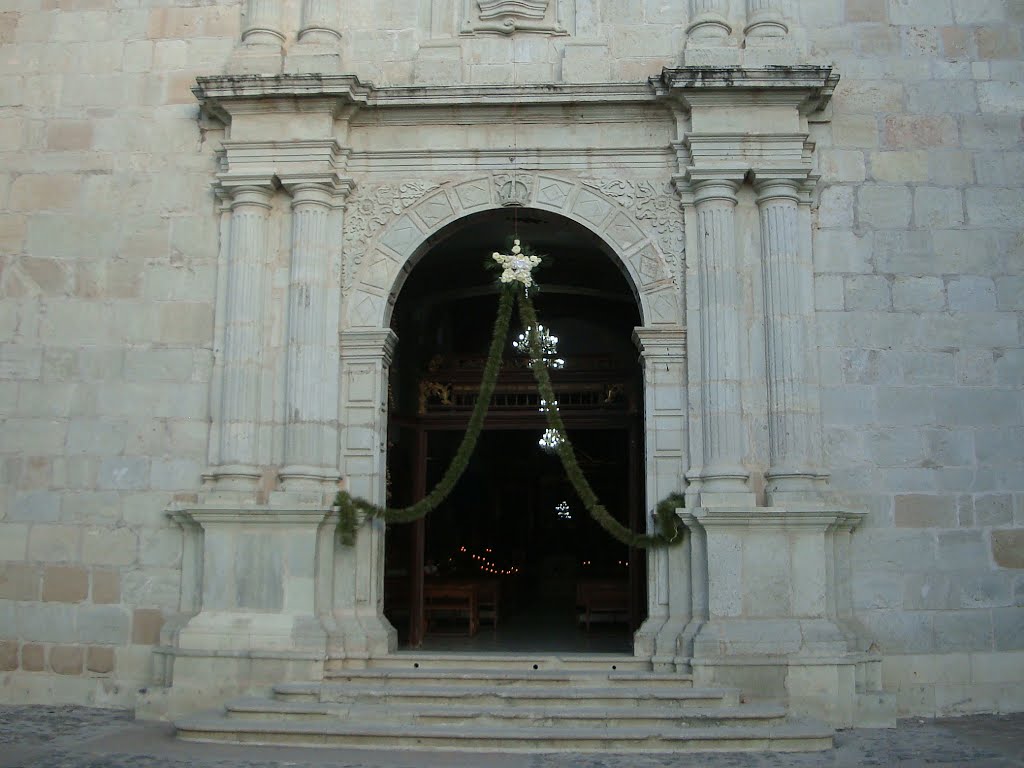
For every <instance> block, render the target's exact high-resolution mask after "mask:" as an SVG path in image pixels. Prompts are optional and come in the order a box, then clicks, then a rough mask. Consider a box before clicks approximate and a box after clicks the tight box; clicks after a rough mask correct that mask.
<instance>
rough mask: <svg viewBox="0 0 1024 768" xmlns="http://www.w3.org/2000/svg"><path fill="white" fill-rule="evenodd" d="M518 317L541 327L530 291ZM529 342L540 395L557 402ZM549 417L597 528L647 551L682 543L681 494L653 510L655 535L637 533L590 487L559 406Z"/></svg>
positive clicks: (535, 346) (539, 354)
mask: <svg viewBox="0 0 1024 768" xmlns="http://www.w3.org/2000/svg"><path fill="white" fill-rule="evenodd" d="M519 317H520V320H521V321H522V323H523V328H524V330H525V329H526V328H538V327H539V325H540V324H539V323H538V322H537V313H536V311H534V308H533V301H532V300H531V299H530V294H529V293H528V292H527V291H522V292H520V295H519ZM527 336H528V337H529V340H530V368H531V369H532V370H533V378H534V379H536V380H537V388H538V389H539V390H540V396H541V398H542V399H543V400H544V402H546V403H552V404H554V403H555V402H556V398H555V390H554V387H552V386H551V376H550V375H549V374H548V366H547V363H546V362H545V361H544V351H543V349H541V345H540V338H539V337H538V334H536V333H530V334H527ZM544 413H545V414H546V415H547V419H548V426H549V427H551V429H553V430H555V432H557V433H558V437H559V440H558V444H557V445H556V446H555V451H556V452H557V453H558V458H559V459H561V460H562V466H563V467H564V468H565V474H566V475H567V476H568V477H569V481H570V482H571V483H572V487H573V488H575V489H576V493H577V494H578V495H579V497H580V501H582V502H583V506H585V507H586V508H587V511H588V512H589V513H590V516H591V517H592V518H594V520H596V521H597V523H598V525H600V526H601V527H602V528H604V529H605V530H606V531H607V532H608V533H610V534H611V535H612V536H613V537H615V538H616V539H618V540H619V541H621V542H622V543H623V544H626V545H628V546H630V547H638V548H641V549H646V548H648V547H657V546H664V545H667V544H675V543H676V542H678V541H681V540H682V523H681V522H680V520H679V518H678V517H676V508H677V507H681V506H683V497H682V496H681V495H679V494H672V495H670V496H669V497H668V498H666V499H664V500H663V501H661V502H660V503H659V504H658V506H657V507H656V508H655V511H654V519H655V524H656V525H657V527H658V532H657V533H656V534H653V535H650V534H643V533H634V532H633V531H631V530H629V528H627V527H626V526H624V525H623V524H622V523H620V522H619V521H618V520H616V519H615V518H614V517H613V516H612V515H611V513H609V512H608V510H607V509H606V508H605V507H604V505H603V504H601V503H600V501H598V498H597V494H596V493H594V489H593V488H591V487H590V483H589V482H587V478H586V477H585V476H584V474H583V470H582V469H580V465H579V462H577V461H576V452H575V451H574V450H573V447H572V443H571V442H569V437H568V435H566V432H565V424H564V423H563V422H562V416H561V414H560V413H559V412H558V408H557V407H552V406H549V407H547V408H545V409H544Z"/></svg>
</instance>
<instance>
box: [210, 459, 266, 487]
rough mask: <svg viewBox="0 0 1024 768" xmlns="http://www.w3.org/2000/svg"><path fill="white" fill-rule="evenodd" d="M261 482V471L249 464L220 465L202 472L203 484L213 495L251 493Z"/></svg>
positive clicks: (259, 468)
mask: <svg viewBox="0 0 1024 768" xmlns="http://www.w3.org/2000/svg"><path fill="white" fill-rule="evenodd" d="M262 480H263V469H262V468H261V467H257V466H254V465H251V464H220V465H217V466H215V467H210V468H209V469H207V470H206V471H205V472H203V482H204V483H205V484H206V485H207V486H209V488H210V491H211V492H212V493H214V494H218V493H224V492H227V493H229V494H231V493H234V494H238V493H241V494H245V493H253V492H255V491H257V490H258V489H259V486H260V483H261V481H262Z"/></svg>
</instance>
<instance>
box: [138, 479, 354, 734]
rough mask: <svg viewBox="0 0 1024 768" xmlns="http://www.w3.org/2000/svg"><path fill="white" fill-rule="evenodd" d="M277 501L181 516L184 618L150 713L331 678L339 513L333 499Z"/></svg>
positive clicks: (167, 631)
mask: <svg viewBox="0 0 1024 768" xmlns="http://www.w3.org/2000/svg"><path fill="white" fill-rule="evenodd" d="M207 501H211V502H212V501H213V499H209V500H207ZM272 501H274V502H275V503H277V504H279V505H280V506H272V505H268V506H260V507H249V508H244V507H238V506H236V507H233V508H230V507H227V506H226V505H225V506H223V507H218V506H215V505H213V504H212V503H210V504H207V505H204V506H202V507H195V508H190V509H180V510H176V511H174V512H172V513H171V516H172V518H173V519H174V520H175V522H177V523H178V524H179V525H180V526H181V527H182V530H183V531H184V535H185V542H184V543H185V546H184V556H183V561H184V562H183V563H182V592H181V607H180V611H181V612H180V614H179V615H178V617H177V618H176V619H175V618H172V619H171V620H170V621H168V622H167V624H166V625H165V627H164V630H163V633H162V636H161V647H159V648H158V649H157V651H156V662H157V663H156V666H157V669H156V678H157V681H158V682H159V683H161V684H162V685H163V686H164V687H163V688H162V689H157V690H154V691H153V692H152V693H150V694H148V695H147V696H146V697H145V698H144V699H143V701H142V703H141V704H140V711H141V712H142V713H143V714H142V715H140V716H150V717H151V716H168V715H171V716H173V715H174V714H176V713H180V712H187V711H194V710H195V709H197V708H199V707H202V706H205V705H207V702H209V701H210V700H214V699H223V698H227V697H230V696H236V695H239V694H246V693H250V692H256V691H259V692H262V691H265V690H266V688H267V687H268V686H270V685H273V684H274V683H277V682H280V681H282V680H318V679H320V678H321V677H322V676H323V662H324V658H325V655H326V644H327V630H326V628H325V626H324V621H323V620H322V618H321V617H322V615H323V614H324V613H326V612H327V606H328V605H329V600H330V594H329V592H325V591H324V590H323V588H322V584H323V582H324V579H323V573H322V572H321V571H322V570H323V564H324V563H325V560H326V561H329V559H330V556H331V554H332V550H333V543H334V539H333V526H332V524H331V520H330V515H329V513H328V510H327V506H326V503H325V502H324V501H323V499H313V498H306V499H298V498H295V497H294V495H292V496H289V495H286V494H277V495H276V498H274V499H272ZM295 502H306V503H305V504H303V505H302V506H300V505H299V504H297V503H295ZM285 504H287V506H285Z"/></svg>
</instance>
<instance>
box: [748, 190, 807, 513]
mask: <svg viewBox="0 0 1024 768" xmlns="http://www.w3.org/2000/svg"><path fill="white" fill-rule="evenodd" d="M802 186H803V183H802V181H800V180H797V179H789V178H770V177H769V178H764V179H758V180H757V181H756V182H755V185H754V188H755V190H756V192H757V206H758V209H759V212H760V220H761V264H762V271H763V276H764V311H765V337H766V338H765V350H766V355H767V365H766V370H767V378H768V454H769V467H768V471H767V473H766V477H767V480H768V493H769V500H771V498H772V496H773V495H777V494H779V493H788V492H798V493H806V492H808V491H812V490H813V489H814V487H815V485H816V482H817V481H818V479H819V476H820V470H819V467H820V462H821V457H820V456H819V455H818V454H819V452H820V447H819V445H820V438H819V434H820V417H819V412H818V410H819V409H818V404H817V400H816V398H815V397H813V395H814V394H815V393H814V390H813V384H814V376H813V370H814V367H813V363H812V361H811V358H810V353H811V350H812V349H813V347H814V345H813V335H812V334H811V329H812V328H813V323H814V299H813V267H812V265H811V263H810V254H809V253H807V252H806V249H805V248H804V247H803V246H802V242H801V241H802V238H801V237H800V226H801V224H800V221H801V220H800V210H799V206H800V202H801V190H802Z"/></svg>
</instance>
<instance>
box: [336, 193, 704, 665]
mask: <svg viewBox="0 0 1024 768" xmlns="http://www.w3.org/2000/svg"><path fill="white" fill-rule="evenodd" d="M364 199H365V200H367V201H373V202H372V203H369V204H368V205H365V206H364V209H363V211H362V212H361V213H360V212H359V198H358V197H355V198H354V199H353V201H352V204H353V210H354V211H356V213H355V214H353V213H351V212H350V214H349V224H350V225H351V227H352V228H351V229H350V230H349V231H350V232H357V233H362V237H352V238H351V239H350V240H347V241H346V245H348V246H350V247H352V248H353V251H350V262H349V263H350V264H351V265H354V269H353V272H354V275H352V277H351V281H350V282H349V280H346V295H347V296H348V301H347V304H348V306H349V310H348V313H347V315H346V318H347V327H346V328H345V330H343V331H342V335H341V338H342V377H341V378H342V392H341V406H340V413H341V419H342V422H343V423H344V424H345V425H346V428H345V431H346V432H351V433H352V434H354V435H357V436H358V439H356V440H346V439H345V438H344V436H343V439H342V456H341V465H342V468H343V473H344V475H345V477H346V482H347V487H348V488H349V489H350V491H351V492H352V493H354V494H356V495H359V496H362V497H364V498H368V499H371V500H375V501H378V502H380V501H382V500H383V498H384V479H385V467H386V464H387V457H386V454H385V452H384V445H385V442H386V440H385V437H386V429H387V413H386V409H385V408H384V407H383V400H378V402H377V403H376V407H368V406H369V402H368V400H367V399H366V397H367V393H378V395H379V396H380V397H381V398H382V397H383V393H384V391H385V390H386V383H387V376H388V367H389V365H390V361H391V355H392V353H393V350H394V345H395V342H396V339H395V337H394V334H393V333H391V331H390V330H387V328H388V326H387V323H388V320H389V315H390V309H391V306H392V304H393V302H394V300H395V298H396V297H397V294H398V291H399V290H400V288H401V285H402V283H403V282H404V280H405V277H406V276H407V274H408V272H409V270H410V269H411V268H412V266H413V265H414V264H415V263H416V261H417V260H418V259H419V258H420V257H422V255H423V254H424V253H425V252H426V251H427V250H428V249H429V247H430V244H431V238H432V236H434V235H435V234H436V233H438V232H440V231H441V230H442V229H444V228H445V227H448V226H450V225H452V224H453V223H456V222H457V221H458V220H460V219H462V218H465V217H469V216H472V215H474V214H478V213H482V212H485V211H489V210H496V209H499V208H501V207H502V205H503V204H505V205H507V204H509V203H515V204H517V205H523V206H525V207H526V208H531V207H532V208H537V209H540V210H544V211H547V212H550V213H554V214H557V215H558V216H563V217H565V218H567V219H570V220H572V221H574V222H576V223H577V224H579V225H580V226H582V227H583V228H584V229H586V230H588V231H589V232H590V233H591V234H593V235H594V237H595V238H596V241H597V242H599V243H600V244H601V246H602V249H603V250H604V251H605V252H606V254H607V255H608V256H609V258H612V259H613V260H615V261H616V262H617V263H618V264H619V266H620V267H621V269H622V271H623V272H624V274H625V275H626V278H627V281H628V282H629V284H630V286H631V288H632V290H633V292H634V296H635V297H636V300H637V305H638V308H639V311H640V315H641V318H642V322H643V325H642V326H641V327H638V328H637V329H635V332H634V341H635V343H636V344H637V347H638V351H639V355H640V357H641V359H642V362H643V378H644V393H645V395H644V420H645V424H644V433H645V441H644V442H645V449H644V450H645V454H644V466H645V468H646V470H645V477H644V484H645V508H646V509H648V510H652V509H653V508H654V506H655V505H656V504H657V502H658V500H659V499H661V498H663V497H665V496H667V495H668V494H670V493H673V492H676V491H678V490H679V489H680V488H681V487H682V485H683V483H684V482H685V481H684V477H683V472H684V468H685V467H686V466H687V465H688V460H687V455H686V446H687V445H688V440H687V436H686V423H687V418H686V411H687V407H686V398H685V392H686V365H685V343H686V332H685V329H684V327H683V325H682V319H683V312H682V291H681V284H680V283H681V268H682V263H683V247H684V231H683V220H682V216H681V211H680V210H679V205H678V199H677V198H676V197H675V196H674V195H672V194H671V193H670V192H669V191H668V190H665V191H663V192H659V191H658V190H657V189H656V188H655V186H654V185H653V184H652V183H650V182H647V181H626V180H621V179H608V180H603V179H593V178H573V177H570V176H566V175H555V174H541V173H538V174H521V175H517V176H516V177H514V178H513V177H512V176H509V175H507V174H493V175H484V176H476V177H472V178H470V179H466V180H457V181H453V182H445V181H442V182H440V183H436V184H435V183H432V182H430V181H408V182H404V183H400V184H386V185H381V186H379V187H376V188H374V189H372V190H370V191H369V192H368V193H367V194H366V195H365V197H364ZM385 212H388V213H385ZM353 215H354V216H355V217H356V221H355V222H353V221H352V218H353ZM374 224H377V225H379V226H374ZM355 350H360V354H359V355H358V356H356V355H355V354H354V352H355ZM383 548H384V542H383V529H382V528H380V527H377V528H372V527H371V528H368V529H366V531H365V535H364V536H361V537H360V541H359V542H358V543H357V547H356V550H357V551H356V561H355V562H354V563H352V564H351V565H352V567H353V568H354V571H355V573H357V574H358V575H359V576H358V578H359V583H360V584H361V585H362V586H361V589H362V593H363V594H365V595H367V597H368V603H369V604H372V605H375V606H378V607H379V606H380V604H381V599H382V593H383V563H384V549H383ZM648 557H649V560H648V567H647V573H648V586H647V595H648V605H647V616H648V618H647V621H646V622H645V623H644V625H643V626H642V627H641V628H640V630H639V632H638V633H637V635H636V639H635V648H636V652H637V653H639V654H640V655H644V656H647V657H654V656H656V655H657V656H659V659H660V663H663V664H665V665H667V666H674V665H675V663H676V658H675V657H676V642H675V641H676V636H677V635H678V632H679V631H680V630H681V629H682V627H681V626H678V627H675V626H673V627H669V628H668V630H666V627H668V626H669V601H670V591H671V590H672V589H673V588H674V589H676V590H677V591H683V590H686V591H687V592H688V589H689V580H688V576H687V574H688V572H689V563H688V560H687V554H686V552H685V551H683V550H674V551H672V552H667V551H663V550H652V551H651V552H650V553H649V555H648ZM670 562H671V563H672V565H670ZM673 573H674V574H676V575H677V576H676V577H674V582H673V577H672V576H671V574H673ZM673 583H674V585H675V586H674V587H673V586H672V584H673ZM676 599H677V601H679V602H685V603H687V604H688V603H689V602H690V600H691V596H690V595H689V594H688V593H687V594H685V595H682V596H678V595H677V598H676ZM352 611H353V612H355V611H357V607H356V606H355V605H353V606H352ZM368 624H369V625H372V626H375V627H379V629H378V631H376V632H375V633H374V635H373V636H374V637H375V638H376V643H377V644H376V645H372V646H364V645H363V644H362V643H361V642H360V640H361V638H362V637H365V634H364V632H365V627H366V626H367V625H368ZM344 626H345V624H344V623H343V624H342V628H344ZM348 626H351V627H352V630H351V632H348V633H346V632H344V631H342V632H341V633H340V634H341V635H342V636H348V637H349V638H350V639H349V640H347V641H345V642H344V643H343V644H342V646H341V647H339V649H338V650H339V653H342V654H344V655H345V656H346V657H350V656H352V655H353V654H363V653H366V654H370V655H373V654H380V653H386V652H389V651H390V650H393V648H394V647H395V634H394V630H393V629H392V628H391V627H390V625H388V624H387V622H386V620H385V619H384V617H383V614H382V612H381V611H380V610H379V608H378V610H376V611H375V612H374V615H373V616H372V617H370V616H363V617H361V618H360V620H359V621H358V623H357V624H353V623H351V622H349V623H348Z"/></svg>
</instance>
